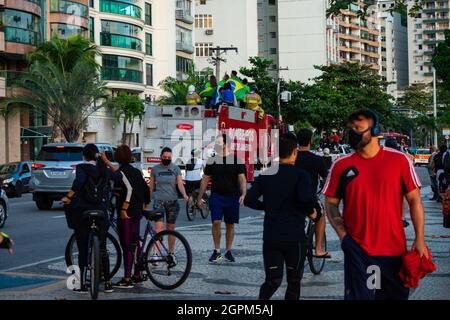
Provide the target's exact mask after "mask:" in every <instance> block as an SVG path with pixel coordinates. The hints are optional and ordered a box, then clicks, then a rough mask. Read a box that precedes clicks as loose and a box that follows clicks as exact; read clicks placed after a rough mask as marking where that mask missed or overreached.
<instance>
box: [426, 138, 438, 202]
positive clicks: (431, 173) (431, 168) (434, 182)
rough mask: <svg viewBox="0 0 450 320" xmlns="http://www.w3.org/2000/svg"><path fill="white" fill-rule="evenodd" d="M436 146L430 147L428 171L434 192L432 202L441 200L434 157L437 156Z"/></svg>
mask: <svg viewBox="0 0 450 320" xmlns="http://www.w3.org/2000/svg"><path fill="white" fill-rule="evenodd" d="M436 150H437V149H436V147H435V146H431V147H430V154H431V156H430V158H429V159H428V164H427V170H428V176H429V177H430V184H431V190H432V191H433V197H432V198H431V199H430V200H431V201H435V200H437V199H439V190H438V182H437V178H436V173H435V172H434V157H435V156H436V154H437V151H436Z"/></svg>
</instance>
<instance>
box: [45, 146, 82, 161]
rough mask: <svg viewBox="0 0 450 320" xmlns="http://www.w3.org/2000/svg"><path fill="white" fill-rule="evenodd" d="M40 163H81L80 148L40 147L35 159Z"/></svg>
mask: <svg viewBox="0 0 450 320" xmlns="http://www.w3.org/2000/svg"><path fill="white" fill-rule="evenodd" d="M37 160H40V161H82V160H83V148H82V147H65V146H57V147H42V149H41V152H39V155H38V157H37Z"/></svg>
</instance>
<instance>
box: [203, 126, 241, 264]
mask: <svg viewBox="0 0 450 320" xmlns="http://www.w3.org/2000/svg"><path fill="white" fill-rule="evenodd" d="M230 144H231V139H230V138H229V136H228V134H225V133H224V134H222V135H219V136H218V137H217V138H216V144H215V151H216V152H215V155H214V156H212V157H210V158H209V159H208V161H207V164H206V166H205V170H204V176H203V179H202V182H201V185H200V191H199V193H198V197H197V203H198V204H199V207H200V208H202V207H203V206H204V203H203V201H202V199H203V195H204V193H205V191H206V188H207V186H208V183H209V182H210V181H211V182H212V186H211V187H212V189H211V196H210V198H209V209H210V211H211V220H212V235H213V241H214V251H213V254H212V255H211V258H209V261H210V262H211V263H218V262H220V260H222V254H221V252H220V238H221V232H220V227H221V224H222V219H224V220H225V224H226V235H225V238H226V252H225V256H224V257H225V260H226V261H228V262H235V259H234V257H233V255H232V253H231V248H232V245H233V238H234V224H235V223H239V207H242V206H243V205H244V199H245V195H246V193H247V179H246V177H245V173H246V169H245V165H244V164H243V163H242V161H241V160H240V159H239V158H237V157H236V156H235V155H233V154H231V153H230V149H229V146H230Z"/></svg>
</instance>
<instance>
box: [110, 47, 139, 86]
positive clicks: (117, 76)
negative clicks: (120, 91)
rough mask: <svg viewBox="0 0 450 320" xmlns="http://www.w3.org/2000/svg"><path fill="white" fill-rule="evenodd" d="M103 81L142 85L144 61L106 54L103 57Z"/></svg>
mask: <svg viewBox="0 0 450 320" xmlns="http://www.w3.org/2000/svg"><path fill="white" fill-rule="evenodd" d="M102 79H103V80H112V81H126V82H137V83H142V60H140V59H136V58H132V57H125V56H115V55H109V54H104V55H103V56H102Z"/></svg>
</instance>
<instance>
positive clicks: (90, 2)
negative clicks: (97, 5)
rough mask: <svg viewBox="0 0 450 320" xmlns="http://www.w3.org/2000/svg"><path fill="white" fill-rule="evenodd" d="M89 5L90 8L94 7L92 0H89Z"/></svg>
mask: <svg viewBox="0 0 450 320" xmlns="http://www.w3.org/2000/svg"><path fill="white" fill-rule="evenodd" d="M89 7H91V8H93V7H94V0H89Z"/></svg>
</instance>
